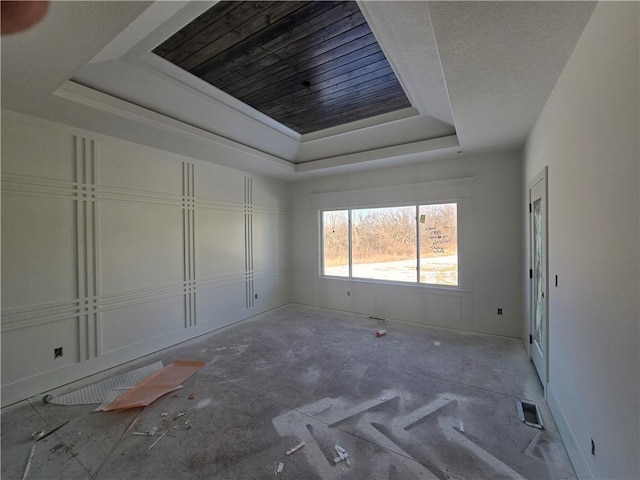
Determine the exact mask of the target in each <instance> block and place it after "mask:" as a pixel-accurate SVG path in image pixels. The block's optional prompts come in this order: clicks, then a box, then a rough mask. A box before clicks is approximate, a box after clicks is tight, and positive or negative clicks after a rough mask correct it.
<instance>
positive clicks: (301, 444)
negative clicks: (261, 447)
mask: <svg viewBox="0 0 640 480" xmlns="http://www.w3.org/2000/svg"><path fill="white" fill-rule="evenodd" d="M305 445H306V443H304V442H300V443H299V444H298V445H296V446H295V447H293V448H292V449H291V450H287V451H286V452H285V455H291V454H292V453H294V452H297V451H298V450H300V449H301V448H302V447H304V446H305Z"/></svg>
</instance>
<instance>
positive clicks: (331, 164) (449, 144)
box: [295, 135, 460, 173]
mask: <svg viewBox="0 0 640 480" xmlns="http://www.w3.org/2000/svg"><path fill="white" fill-rule="evenodd" d="M459 147H460V142H458V137H457V135H448V136H446V137H438V138H432V139H430V140H422V141H420V142H413V143H404V144H402V145H395V146H393V147H384V148H378V149H375V150H367V151H364V152H358V153H352V154H348V155H338V156H335V157H328V158H321V159H318V160H312V161H310V162H306V163H300V164H297V165H296V167H295V171H296V173H305V172H312V171H317V170H324V169H331V168H342V167H347V166H353V165H354V164H359V165H361V164H365V163H370V162H377V161H380V160H384V161H385V162H390V161H391V162H392V161H396V160H402V159H404V160H407V159H410V158H411V157H413V156H416V155H425V154H428V153H429V152H434V151H439V152H443V151H445V150H452V149H455V148H459Z"/></svg>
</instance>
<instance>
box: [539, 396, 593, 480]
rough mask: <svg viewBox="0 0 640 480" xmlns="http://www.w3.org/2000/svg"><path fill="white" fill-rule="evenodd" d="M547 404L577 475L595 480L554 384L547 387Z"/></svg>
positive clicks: (586, 479)
mask: <svg viewBox="0 0 640 480" xmlns="http://www.w3.org/2000/svg"><path fill="white" fill-rule="evenodd" d="M547 404H548V405H549V409H550V410H551V413H552V415H553V419H554V420H555V422H556V426H557V427H558V431H559V432H560V436H561V437H562V441H563V442H564V447H565V448H566V450H567V453H568V454H569V459H570V460H571V463H572V464H573V469H574V470H575V472H576V475H577V476H578V478H579V479H581V480H582V479H584V480H593V479H594V478H595V477H594V476H593V473H592V472H591V470H590V469H589V465H588V464H587V461H586V459H585V458H584V455H583V454H582V451H581V450H580V448H579V447H578V445H579V443H578V441H577V439H576V437H575V435H574V434H573V430H572V429H571V426H570V425H569V422H567V417H566V416H565V414H564V411H563V409H562V406H561V405H560V402H559V401H558V398H557V397H556V395H555V392H554V391H553V386H552V384H548V385H547Z"/></svg>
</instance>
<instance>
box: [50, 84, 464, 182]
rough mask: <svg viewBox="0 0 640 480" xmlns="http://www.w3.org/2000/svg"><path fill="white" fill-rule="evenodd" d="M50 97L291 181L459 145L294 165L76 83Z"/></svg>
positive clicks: (453, 140)
mask: <svg viewBox="0 0 640 480" xmlns="http://www.w3.org/2000/svg"><path fill="white" fill-rule="evenodd" d="M54 95H56V96H58V97H60V98H64V99H65V100H69V101H72V102H75V103H79V104H81V105H85V106H88V107H91V108H95V109H98V110H101V111H103V112H107V113H110V114H114V115H117V116H120V117H122V118H126V119H128V120H133V121H136V122H140V123H142V124H145V125H147V126H150V127H154V128H158V129H160V130H163V131H166V132H169V133H173V134H175V133H178V134H180V135H182V136H187V137H191V138H194V137H195V138H198V139H200V140H204V141H206V142H209V143H211V144H212V145H216V146H218V147H220V146H222V147H224V148H229V149H232V150H235V151H238V152H241V153H243V154H246V155H248V156H249V157H252V158H254V159H255V160H258V161H260V162H267V163H268V164H269V165H270V166H272V167H275V168H276V169H277V170H279V171H280V172H281V173H283V174H285V175H286V174H289V175H291V174H293V176H294V177H297V176H301V175H299V174H304V173H313V172H320V171H323V173H325V171H326V173H334V171H335V170H340V169H345V168H349V169H352V170H353V169H354V168H361V167H364V166H365V165H366V166H370V164H374V163H380V162H384V163H385V164H386V163H390V162H391V163H393V162H395V161H398V160H405V161H406V160H411V159H412V157H415V156H418V155H422V156H425V155H428V154H429V153H434V152H436V151H437V152H438V153H451V152H450V151H451V150H452V149H456V148H459V146H460V143H459V142H458V137H457V136H456V135H448V136H445V137H437V138H433V139H429V140H422V141H418V142H412V143H405V144H401V145H395V146H391V147H384V148H378V149H371V150H364V151H361V152H357V153H352V154H347V155H338V156H333V157H325V158H318V159H314V160H310V161H308V162H305V163H301V164H295V163H293V162H290V161H288V160H285V159H283V158H280V157H277V156H275V155H271V154H269V153H266V152H263V151H261V150H258V149H255V148H253V147H250V146H247V145H243V144H241V143H239V142H236V141H234V140H230V139H228V138H225V137H222V136H220V135H216V134H215V133H211V132H209V131H207V130H203V129H201V128H198V127H195V126H193V125H189V124H188V123H185V122H182V121H180V120H177V119H175V118H172V117H169V116H167V115H164V114H161V113H157V112H154V111H152V110H149V109H147V108H144V107H141V106H139V105H135V104H134V103H131V102H128V101H126V100H122V99H120V98H117V97H114V96H112V95H109V94H106V93H103V92H100V91H98V90H95V89H93V88H90V87H86V86H84V85H81V84H79V83H76V82H73V81H71V80H68V81H67V82H65V83H64V84H63V85H62V86H61V87H60V88H58V89H57V90H56V91H55V92H54Z"/></svg>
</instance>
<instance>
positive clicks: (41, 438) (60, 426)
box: [36, 420, 69, 442]
mask: <svg viewBox="0 0 640 480" xmlns="http://www.w3.org/2000/svg"><path fill="white" fill-rule="evenodd" d="M67 423H69V420H67V421H66V422H64V423H63V424H62V425H58V426H57V427H56V428H54V429H53V430H49V431H48V432H47V433H45V434H43V435H40V436H39V437H38V438H37V439H36V442H39V441H40V440H44V439H45V438H47V437H48V436H49V435H51V434H52V433H54V432H57V431H58V430H60V429H61V428H62V427H64V426H65V425H66V424H67Z"/></svg>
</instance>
